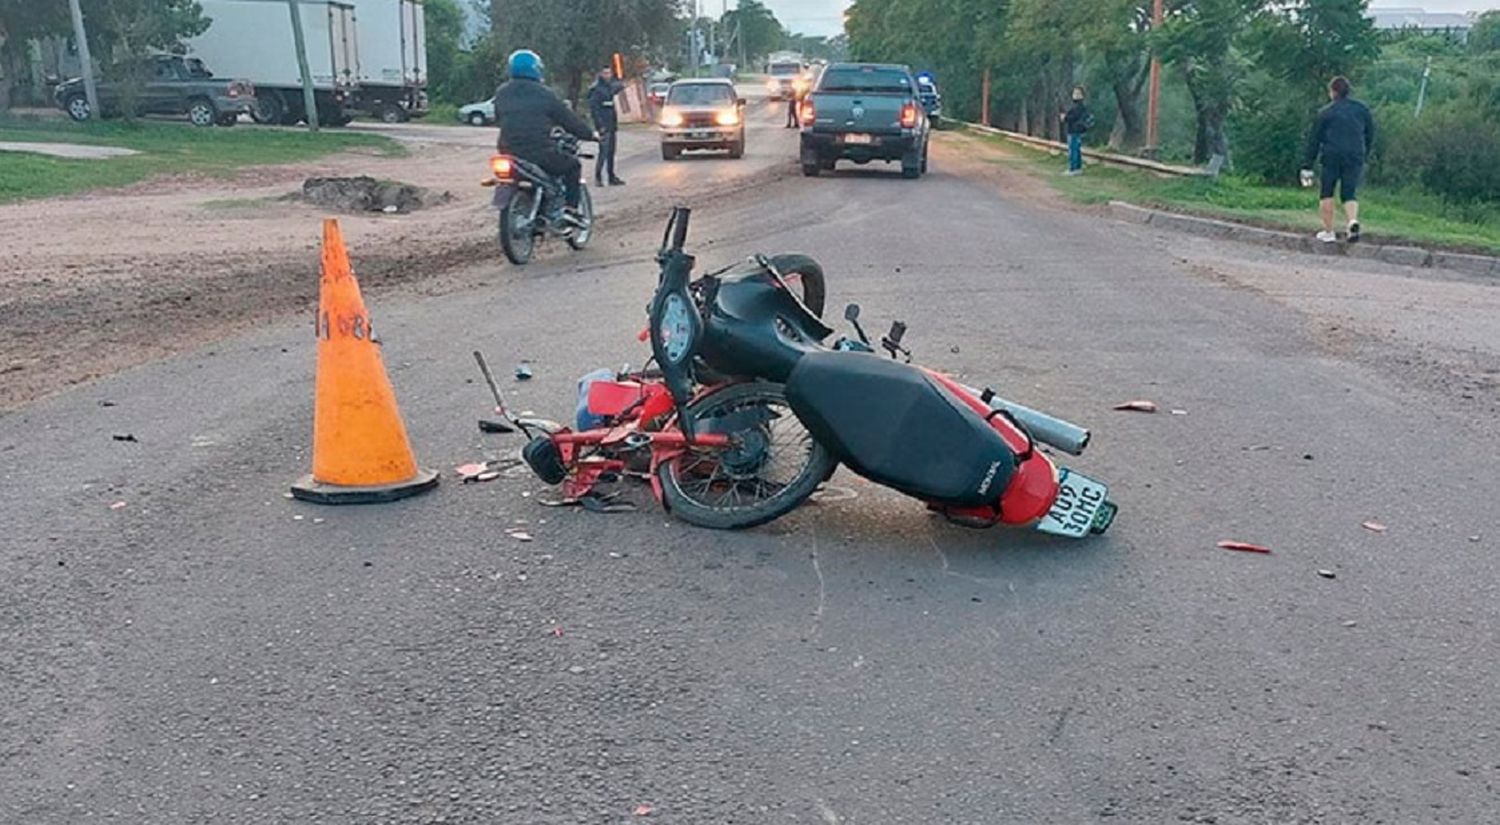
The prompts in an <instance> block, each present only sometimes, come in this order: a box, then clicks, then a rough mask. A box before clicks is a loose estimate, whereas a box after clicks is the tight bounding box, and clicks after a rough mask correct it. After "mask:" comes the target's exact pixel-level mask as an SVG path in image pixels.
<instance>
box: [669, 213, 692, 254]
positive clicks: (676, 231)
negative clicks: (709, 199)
mask: <svg viewBox="0 0 1500 825" xmlns="http://www.w3.org/2000/svg"><path fill="white" fill-rule="evenodd" d="M692 214H693V210H691V209H689V208H687V207H686V206H678V207H674V208H673V209H672V251H673V252H681V251H682V246H683V244H685V243H687V233H688V221H689V219H690V218H691V217H692Z"/></svg>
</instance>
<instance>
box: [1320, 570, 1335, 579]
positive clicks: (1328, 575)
mask: <svg viewBox="0 0 1500 825" xmlns="http://www.w3.org/2000/svg"><path fill="white" fill-rule="evenodd" d="M1318 575H1319V576H1322V577H1323V578H1325V579H1336V578H1338V574H1337V573H1334V572H1333V571H1332V570H1319V571H1318Z"/></svg>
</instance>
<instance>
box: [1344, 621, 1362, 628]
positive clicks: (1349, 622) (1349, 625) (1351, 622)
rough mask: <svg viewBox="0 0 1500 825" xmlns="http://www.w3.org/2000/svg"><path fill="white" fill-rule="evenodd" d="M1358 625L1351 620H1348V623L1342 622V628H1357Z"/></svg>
mask: <svg viewBox="0 0 1500 825" xmlns="http://www.w3.org/2000/svg"><path fill="white" fill-rule="evenodd" d="M1358 625H1359V622H1356V621H1354V620H1353V619H1350V620H1349V621H1347V622H1344V627H1357V626H1358Z"/></svg>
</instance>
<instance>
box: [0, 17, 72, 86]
mask: <svg viewBox="0 0 1500 825" xmlns="http://www.w3.org/2000/svg"><path fill="white" fill-rule="evenodd" d="M69 25H70V22H69V20H68V4H67V3H50V2H49V3H38V2H36V0H0V109H6V108H9V107H10V101H11V94H12V88H13V87H14V84H15V82H16V79H17V78H19V77H20V76H21V75H22V74H23V73H24V67H25V65H26V62H27V57H28V54H27V50H28V48H29V45H30V42H31V40H33V39H34V38H40V37H47V36H50V35H54V34H62V33H65V32H67V31H68V26H69Z"/></svg>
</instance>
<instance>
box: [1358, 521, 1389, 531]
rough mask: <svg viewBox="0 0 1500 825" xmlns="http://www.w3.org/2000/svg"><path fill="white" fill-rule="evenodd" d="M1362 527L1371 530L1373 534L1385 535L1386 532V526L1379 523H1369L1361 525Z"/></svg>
mask: <svg viewBox="0 0 1500 825" xmlns="http://www.w3.org/2000/svg"><path fill="white" fill-rule="evenodd" d="M1360 527H1363V528H1365V529H1366V530H1369V531H1370V532H1371V533H1384V532H1385V525H1384V524H1381V523H1380V522H1378V521H1367V522H1365V523H1364V524H1361V525H1360Z"/></svg>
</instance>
